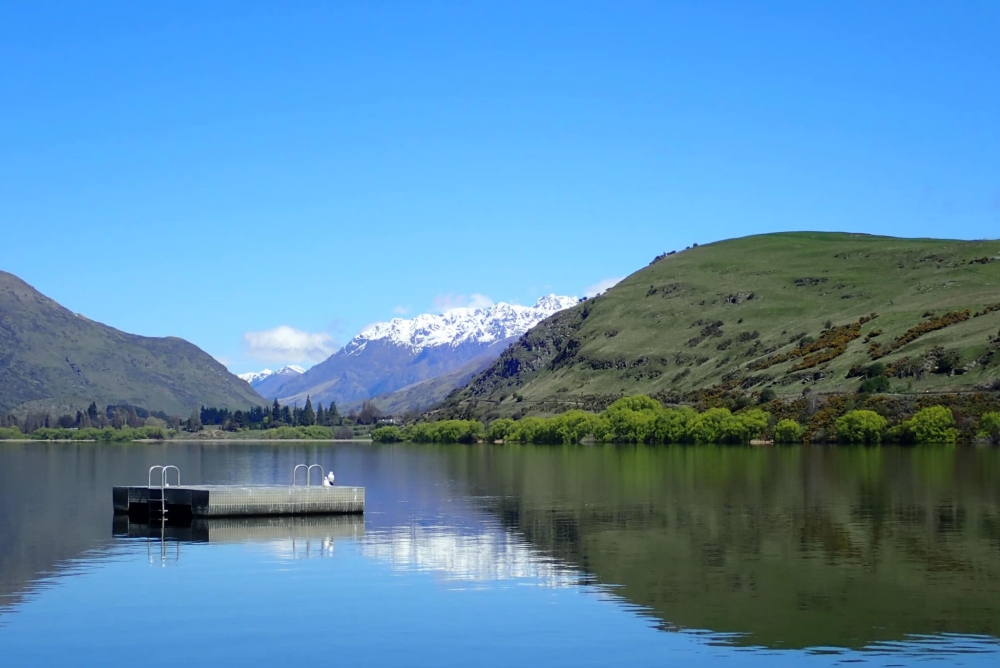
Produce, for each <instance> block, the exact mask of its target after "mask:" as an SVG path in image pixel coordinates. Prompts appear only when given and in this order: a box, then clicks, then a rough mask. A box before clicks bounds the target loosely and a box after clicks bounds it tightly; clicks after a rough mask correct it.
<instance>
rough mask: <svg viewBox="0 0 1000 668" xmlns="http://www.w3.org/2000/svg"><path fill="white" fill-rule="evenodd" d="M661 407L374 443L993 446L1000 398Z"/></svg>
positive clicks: (389, 429) (472, 423)
mask: <svg viewBox="0 0 1000 668" xmlns="http://www.w3.org/2000/svg"><path fill="white" fill-rule="evenodd" d="M734 408H735V410H734V409H733V408H730V407H727V406H714V407H709V408H704V409H703V410H698V409H696V408H694V407H691V406H665V405H663V404H662V403H660V402H659V401H657V400H656V399H653V398H651V397H649V396H645V395H636V396H630V397H624V398H622V399H619V400H617V401H615V402H614V403H613V404H611V405H610V406H609V407H608V408H606V409H605V410H603V411H601V412H599V413H596V412H587V411H583V410H570V411H566V412H564V413H561V414H559V415H555V416H552V417H524V418H521V419H518V420H514V419H511V418H498V419H495V420H493V421H492V422H489V423H483V422H480V421H478V420H463V419H453V420H440V421H437V422H418V423H415V424H410V425H406V426H403V427H398V426H382V427H378V428H376V429H374V430H373V431H372V432H371V438H372V440H373V441H376V442H396V441H414V442H418V443H477V442H488V443H494V442H503V443H512V442H513V443H537V444H576V443H583V442H588V441H592V442H597V443H639V444H671V443H700V444H711V443H732V444H740V443H751V442H764V443H788V444H793V443H845V444H869V445H876V444H880V443H899V444H921V443H941V444H955V443H959V442H981V443H992V444H1000V401H998V400H997V399H996V398H995V397H991V396H986V395H945V396H935V397H923V398H920V399H916V400H914V399H913V398H909V399H900V398H894V397H889V396H885V395H878V396H861V397H857V396H847V395H838V396H834V397H828V398H826V399H825V400H822V401H811V400H810V399H802V400H798V401H793V402H785V401H781V400H778V399H774V398H770V397H768V396H766V395H765V396H762V397H761V396H758V398H757V403H756V404H744V405H742V406H740V405H737V406H735V407H734Z"/></svg>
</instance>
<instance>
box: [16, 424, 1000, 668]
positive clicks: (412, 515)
mask: <svg viewBox="0 0 1000 668" xmlns="http://www.w3.org/2000/svg"><path fill="white" fill-rule="evenodd" d="M165 461H170V462H173V463H176V464H178V465H179V466H180V467H181V469H182V470H183V471H184V475H185V479H186V480H190V481H192V482H204V483H220V482H234V481H237V480H250V481H254V482H261V483H269V482H281V481H283V480H285V479H286V478H287V476H288V474H289V472H290V470H291V467H292V466H293V465H294V464H295V463H298V462H301V461H317V462H320V463H321V464H323V465H324V466H325V467H326V468H328V469H334V470H336V471H337V478H338V481H340V480H343V481H344V482H345V484H361V485H364V486H366V488H367V498H368V512H367V513H366V515H365V516H364V518H363V523H362V520H361V518H280V519H276V518H270V519H263V520H224V521H222V522H221V523H216V524H210V523H204V524H200V525H196V524H194V523H193V524H192V525H191V526H190V527H182V528H171V529H170V531H169V532H167V531H166V530H165V531H164V533H163V534H162V538H163V539H164V543H163V546H164V547H166V548H173V547H178V548H179V546H180V545H181V544H182V543H185V542H191V543H197V544H201V543H205V546H204V548H208V547H212V549H213V550H219V551H218V554H220V555H222V554H223V551H224V554H225V556H226V559H230V558H231V559H235V560H237V561H225V560H222V561H219V562H218V563H215V565H214V566H213V567H215V568H220V569H224V570H225V569H231V568H235V569H237V570H238V571H240V572H243V571H246V572H247V573H248V574H249V573H254V574H255V575H254V577H268V578H272V579H273V578H274V577H275V576H273V574H272V575H268V574H269V573H272V571H270V570H268V569H270V568H271V567H270V566H267V564H268V563H270V562H267V561H255V560H257V559H259V558H260V557H259V556H254V555H263V554H266V555H270V556H271V557H274V558H276V559H277V561H279V562H280V561H282V560H287V559H293V558H294V559H300V558H302V557H317V556H328V555H330V554H332V552H331V550H332V548H333V547H334V546H336V548H337V553H338V554H342V555H356V556H357V558H359V559H363V560H365V561H367V562H370V563H373V564H379V565H382V566H389V567H390V568H391V569H392V570H394V571H397V572H400V573H403V574H415V575H420V574H423V573H430V574H433V575H434V579H435V581H437V582H439V583H440V582H443V583H444V584H445V590H451V589H463V588H473V589H477V588H479V589H484V590H491V591H496V590H498V588H499V589H503V588H504V587H508V586H509V585H515V586H516V585H524V584H527V585H533V586H538V587H544V588H546V589H549V590H551V591H552V592H553V594H554V593H555V592H558V591H566V590H568V589H572V588H577V589H581V590H586V591H590V592H594V593H596V594H597V595H598V597H599V598H604V599H608V600H611V601H614V602H615V605H616V606H618V607H620V608H623V609H626V610H628V611H631V612H632V613H635V614H638V615H641V616H644V617H646V618H647V619H648V620H649V624H650V625H651V626H653V627H655V628H659V629H662V630H663V631H665V632H667V631H682V632H684V633H683V635H691V636H697V637H700V638H701V639H702V640H701V642H704V643H706V644H707V645H711V646H727V647H733V646H735V647H737V648H739V647H754V648H766V649H769V650H781V649H793V648H808V653H810V654H823V653H825V652H830V651H833V652H842V651H843V649H844V648H855V649H857V648H865V654H866V655H868V654H871V655H885V656H892V657H906V656H913V657H917V656H928V655H948V656H951V655H954V654H957V653H980V652H990V653H996V652H997V651H998V650H1000V646H998V644H997V638H998V636H1000V451H998V450H995V449H983V450H975V449H963V448H957V449H956V448H944V447H940V448H931V447H928V448H910V449H903V448H806V447H796V448H763V449H758V448H722V447H720V448H715V447H697V448H695V447H664V448H646V447H603V446H601V447H565V448H564V447H532V446H510V445H508V446H421V445H412V444H401V445H394V446H381V447H380V446H365V445H323V444H302V445H299V444H295V445H289V444H279V445H274V444H260V443H256V444H239V443H218V444H165V445H155V446H149V447H135V446H129V447H116V446H100V445H96V444H73V445H69V444H17V445H8V446H6V447H5V449H4V450H3V451H0V502H2V503H0V509H2V512H0V535H2V536H3V540H0V626H2V621H3V619H4V616H5V615H6V614H8V612H10V611H17V610H18V609H20V608H22V607H24V606H26V605H30V602H31V599H32V598H33V596H35V595H36V594H39V593H40V592H43V591H46V590H50V589H52V588H58V587H60V586H63V585H62V584H61V583H65V582H66V581H67V578H77V577H87V574H88V572H90V569H93V568H105V567H107V568H124V567H125V565H127V564H128V563H129V560H130V559H131V558H133V557H134V556H136V557H138V556H141V558H143V559H144V558H145V556H146V552H147V550H146V549H145V548H141V547H140V550H139V551H136V550H135V549H133V548H122V547H121V546H122V545H126V546H127V545H133V544H134V543H135V540H132V539H135V538H138V539H143V538H151V539H152V540H153V541H159V540H160V535H159V527H158V526H157V527H153V528H150V527H145V528H143V527H137V526H134V525H133V526H130V525H125V526H122V525H121V524H118V525H116V526H114V527H112V524H113V519H112V514H111V504H110V489H111V485H113V484H121V483H123V482H124V483H128V482H134V481H135V480H142V479H143V478H144V477H145V475H146V470H147V469H148V467H149V466H150V465H152V464H155V463H162V462H165ZM71 472H75V475H69V473H71ZM154 529H155V530H154ZM114 534H117V535H118V536H119V537H115V535H114ZM128 536H131V537H132V539H128V538H125V537H128ZM233 543H236V544H243V543H257V544H259V546H260V547H259V548H254V551H251V552H246V551H232V550H227V548H226V545H228V544H233ZM175 544H176V545H175ZM216 545H219V547H218V548H215V547H214V546H216ZM341 546H344V548H345V550H346V552H342V550H341ZM204 548H199V547H198V545H195V546H194V547H193V548H192V553H193V554H196V555H198V559H205V558H206V557H207V556H208V554H209V553H207V552H205V551H204ZM199 549H200V550H202V551H200V552H199V551H198V550H199ZM140 552H141V555H140ZM183 554H184V553H183V552H181V551H180V550H179V549H178V550H177V552H176V555H175V554H174V552H170V551H169V549H165V550H163V554H162V555H161V557H162V558H164V559H168V558H173V557H174V556H177V555H183ZM149 555H150V558H153V559H155V557H156V551H155V549H153V548H150V550H149ZM248 555H249V556H248ZM178 558H181V559H183V558H184V557H183V556H178ZM345 558H347V557H345ZM353 558H354V557H351V559H353ZM109 560H110V561H109ZM248 560H249V561H248ZM185 563H187V564H188V567H189V568H191V569H198V568H200V567H202V565H203V564H204V562H203V561H198V560H195V561H186V562H185ZM341 563H351V564H354V565H353V566H352V568H357V569H361V570H358V571H357V572H358V573H362V572H363V573H364V574H366V575H365V577H369V578H372V577H377V576H376V575H375V574H374V573H375V572H373V571H369V570H367V569H366V568H363V567H362V565H361V564H355V562H353V561H350V560H349V561H348V562H341ZM102 564H103V565H102ZM108 564H114V565H112V566H108ZM311 572H312V571H311ZM312 573H313V575H312V576H313V577H315V578H319V579H316V580H315V582H316V583H317V584H320V583H322V582H323V581H324V580H323V579H322V578H328V579H330V581H331V582H333V581H334V580H335V579H336V578H337V577H341V574H340V573H341V572H339V571H315V572H312ZM136 577H141V576H138V575H136ZM311 581H312V580H311ZM260 582H263V581H260ZM342 585H343V583H342ZM359 586H360V585H359ZM364 586H365V587H372V588H378V587H388V586H389V585H387V584H385V583H379V582H377V581H375V580H369V581H367V584H366V585H364ZM521 589H523V587H522V588H521ZM391 591H393V592H394V595H398V592H395V590H391ZM188 594H189V595H191V596H197V595H199V592H197V591H191V592H188ZM490 600H492V599H490ZM560 600H561V599H560ZM498 604H499V603H498ZM559 609H560V610H563V611H564V613H565V610H566V609H564V608H559ZM526 614H528V613H527V612H526ZM566 624H570V622H569V621H566ZM565 631H566V632H567V633H569V632H570V629H568V628H567V629H565ZM661 635H663V636H669V635H671V634H670V633H663V634H661Z"/></svg>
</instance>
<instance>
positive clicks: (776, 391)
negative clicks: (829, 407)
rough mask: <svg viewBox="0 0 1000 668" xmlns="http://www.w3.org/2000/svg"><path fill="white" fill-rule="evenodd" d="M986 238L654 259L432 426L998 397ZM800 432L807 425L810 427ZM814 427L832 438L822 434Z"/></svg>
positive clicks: (998, 244)
mask: <svg viewBox="0 0 1000 668" xmlns="http://www.w3.org/2000/svg"><path fill="white" fill-rule="evenodd" d="M998 259H1000V241H949V240H936V239H897V238H891V237H876V236H869V235H863V234H840V233H781V234H768V235H761V236H753V237H745V238H741V239H733V240H728V241H722V242H718V243H713V244H708V245H704V246H695V247H692V248H689V249H686V250H683V251H680V252H676V253H675V252H671V253H665V254H663V255H660V256H658V257H656V258H655V259H654V260H653V261H652V263H651V264H650V265H649V266H647V267H645V268H643V269H641V270H640V271H637V272H635V273H634V274H632V275H631V276H629V277H628V278H626V279H625V280H623V281H622V282H621V283H619V284H618V285H616V286H615V287H613V288H611V289H610V290H608V291H607V292H606V293H604V294H602V295H600V296H598V297H595V298H592V299H589V300H586V301H585V302H583V303H581V304H579V305H578V306H576V307H574V308H571V309H568V310H566V311H563V312H560V313H558V314H556V315H554V316H552V317H551V318H548V319H547V320H545V321H543V322H542V323H541V324H539V325H538V326H536V327H534V328H533V329H532V330H530V331H529V332H527V333H526V334H525V335H523V336H522V337H520V339H519V340H518V341H517V342H516V343H515V344H513V345H512V346H510V347H509V348H508V349H507V350H506V351H505V352H504V353H503V354H502V355H501V356H500V357H499V358H498V359H497V360H496V362H494V363H493V364H492V365H491V366H490V367H488V368H487V369H486V370H485V371H483V372H482V373H480V374H478V375H477V376H475V377H474V378H473V379H472V381H471V382H470V383H469V384H468V385H467V386H466V387H465V388H463V389H461V390H459V391H456V392H454V393H453V394H452V395H450V396H449V397H448V398H447V399H446V400H445V401H444V402H443V403H442V404H441V406H440V407H439V408H438V409H437V410H436V411H435V412H433V413H432V414H431V417H432V418H435V419H446V418H460V419H473V418H474V419H478V420H485V421H490V420H493V419H496V418H500V417H513V418H520V417H525V416H534V415H554V414H559V413H562V412H565V411H567V410H572V409H582V410H588V411H592V412H598V411H601V410H603V409H604V408H606V407H607V406H609V405H611V404H612V403H613V402H614V401H615V400H617V399H618V398H620V397H623V396H631V395H637V394H645V395H649V396H652V397H655V398H656V399H658V400H659V401H661V402H663V403H666V404H675V403H687V404H692V405H696V406H699V407H701V408H702V409H704V408H708V407H713V406H724V405H729V406H732V405H735V404H736V403H739V402H744V404H745V403H746V402H748V401H749V402H755V403H756V402H759V401H760V400H762V399H763V400H764V401H771V400H772V399H780V400H782V402H779V403H786V404H787V403H788V402H792V401H793V400H801V399H804V398H809V397H810V396H811V399H810V401H811V402H812V404H814V405H813V406H812V409H811V410H812V413H813V414H816V413H817V412H819V411H820V410H822V404H823V401H825V399H823V400H819V403H818V404H817V401H818V399H817V397H830V396H836V395H841V394H843V395H858V396H861V397H864V399H863V400H865V401H866V400H867V398H868V397H872V396H882V395H889V396H893V397H900V398H902V397H909V399H908V400H907V401H909V402H910V404H913V403H914V402H915V401H916V398H917V397H919V396H921V395H935V394H940V393H947V394H953V393H959V394H964V393H979V394H983V395H985V396H993V395H992V394H991V393H994V392H996V391H997V390H1000V355H998V354H997V351H998V350H1000V262H998V261H997V260H998ZM810 419H811V418H810ZM822 428H823V429H824V430H829V429H832V426H831V425H824V426H823V427H822Z"/></svg>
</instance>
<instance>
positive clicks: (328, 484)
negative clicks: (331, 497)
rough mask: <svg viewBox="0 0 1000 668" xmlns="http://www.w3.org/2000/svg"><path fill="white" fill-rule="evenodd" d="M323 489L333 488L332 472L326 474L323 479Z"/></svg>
mask: <svg viewBox="0 0 1000 668" xmlns="http://www.w3.org/2000/svg"><path fill="white" fill-rule="evenodd" d="M323 487H333V471H330V472H329V473H327V474H326V477H325V478H323Z"/></svg>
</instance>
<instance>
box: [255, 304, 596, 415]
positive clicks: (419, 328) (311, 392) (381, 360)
mask: <svg viewBox="0 0 1000 668" xmlns="http://www.w3.org/2000/svg"><path fill="white" fill-rule="evenodd" d="M578 301H579V300H578V299H577V298H576V297H559V296H556V295H547V296H544V297H541V298H540V299H539V300H538V301H536V302H535V303H534V304H533V305H531V306H520V305H517V304H507V303H503V302H501V303H497V304H493V305H491V306H489V307H486V308H456V309H452V310H449V311H447V312H445V313H441V314H422V315H418V316H416V317H414V318H410V319H404V318H395V319H393V320H391V321H389V322H382V323H377V324H375V325H372V326H371V327H368V328H366V329H365V330H364V331H362V332H361V333H360V334H358V335H357V336H356V337H354V338H353V339H351V341H349V342H348V344H347V345H346V346H344V347H343V348H341V349H340V350H339V351H337V352H336V353H335V354H333V355H332V356H330V357H329V358H328V359H327V360H325V361H324V362H321V363H320V364H317V365H316V366H314V367H312V368H311V369H309V370H308V371H306V372H305V373H301V374H299V373H286V374H284V375H283V376H282V375H279V374H268V375H267V376H266V377H265V378H263V379H258V378H256V377H255V378H250V377H249V374H247V377H248V380H249V381H250V382H251V383H252V384H254V385H255V388H256V389H257V391H258V392H260V393H261V394H262V395H264V396H265V397H267V398H269V399H272V398H277V399H278V400H279V401H280V402H281V403H286V404H296V403H297V404H299V405H302V404H304V403H305V400H306V397H311V398H312V400H313V402H314V403H315V402H317V401H320V402H323V403H328V402H330V401H334V402H336V403H337V404H338V405H340V406H342V407H351V406H352V405H356V404H360V403H361V402H362V401H364V400H366V399H374V400H375V402H376V404H377V405H379V406H380V407H381V408H383V410H387V411H391V412H402V411H405V410H413V409H418V408H424V407H426V406H428V405H430V404H431V403H434V402H436V401H438V400H440V399H443V398H444V397H445V396H446V395H447V394H448V393H449V392H450V391H451V390H452V389H454V388H455V387H458V386H459V385H460V384H462V383H463V382H465V381H467V380H468V379H469V378H471V377H472V375H474V374H475V373H476V372H477V371H479V370H481V369H483V368H485V367H486V366H487V365H489V364H490V363H491V362H492V361H493V360H494V359H495V358H496V357H497V356H498V355H499V354H500V353H501V352H503V350H504V349H505V348H506V347H507V345H509V344H510V343H511V342H512V341H514V340H516V338H517V337H518V336H520V335H522V334H524V333H525V332H526V331H528V330H529V329H530V328H531V327H533V326H535V325H537V324H538V323H539V322H541V321H543V320H545V319H546V318H548V317H550V316H552V315H554V314H555V313H558V312H559V311H561V310H564V309H566V308H570V307H572V306H573V305H575V304H577V302H578Z"/></svg>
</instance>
